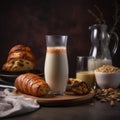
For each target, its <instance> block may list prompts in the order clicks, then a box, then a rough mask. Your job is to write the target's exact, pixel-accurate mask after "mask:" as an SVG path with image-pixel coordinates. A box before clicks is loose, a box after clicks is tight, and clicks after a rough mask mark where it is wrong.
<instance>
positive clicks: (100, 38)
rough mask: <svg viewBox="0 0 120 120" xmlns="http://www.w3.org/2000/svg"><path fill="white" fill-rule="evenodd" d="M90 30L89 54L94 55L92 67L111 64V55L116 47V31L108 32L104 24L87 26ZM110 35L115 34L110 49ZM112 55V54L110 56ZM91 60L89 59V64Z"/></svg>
mask: <svg viewBox="0 0 120 120" xmlns="http://www.w3.org/2000/svg"><path fill="white" fill-rule="evenodd" d="M89 29H90V30H91V43H92V47H91V50H90V53H89V55H90V56H93V57H94V67H95V68H94V69H96V68H98V67H100V66H102V65H106V64H109V65H111V64H112V56H113V55H114V54H115V53H116V51H117V49H118V42H119V38H118V36H117V34H116V33H112V34H108V32H107V25H106V24H94V25H92V26H90V27H89ZM111 35H114V36H115V39H114V45H113V49H112V51H111V50H110V48H109V44H110V39H111ZM111 55H112V56H111ZM92 63H93V62H91V61H89V66H91V67H92V66H93V65H92Z"/></svg>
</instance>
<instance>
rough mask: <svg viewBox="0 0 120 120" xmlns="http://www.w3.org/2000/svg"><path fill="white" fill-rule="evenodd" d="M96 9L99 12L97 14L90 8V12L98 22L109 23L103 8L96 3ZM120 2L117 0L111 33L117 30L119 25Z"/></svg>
mask: <svg viewBox="0 0 120 120" xmlns="http://www.w3.org/2000/svg"><path fill="white" fill-rule="evenodd" d="M94 7H95V9H96V11H97V12H98V14H96V13H95V12H94V11H92V10H90V9H88V12H89V13H90V14H91V15H92V16H93V17H94V18H95V20H96V23H98V24H107V25H108V23H107V21H106V20H105V17H104V14H103V12H102V10H101V9H100V8H99V7H98V6H97V5H94ZM119 8H120V7H119V4H118V2H117V1H115V14H114V15H113V16H112V19H113V20H114V24H113V25H112V26H109V25H108V26H109V28H110V29H109V33H110V34H111V33H113V32H115V31H116V30H117V28H118V25H119V23H120V9H119Z"/></svg>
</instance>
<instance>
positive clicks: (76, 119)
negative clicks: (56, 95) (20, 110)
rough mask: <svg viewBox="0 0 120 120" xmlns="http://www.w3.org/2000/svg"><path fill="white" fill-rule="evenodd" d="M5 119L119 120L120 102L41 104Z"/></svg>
mask: <svg viewBox="0 0 120 120" xmlns="http://www.w3.org/2000/svg"><path fill="white" fill-rule="evenodd" d="M5 120H120V103H117V104H116V105H115V106H113V107H111V106H110V105H109V104H108V103H101V102H99V101H96V100H94V99H93V100H92V101H91V102H89V103H84V104H81V105H76V106H70V107H42V106H41V108H40V109H39V110H37V111H35V112H32V113H29V114H25V115H21V116H17V117H12V118H5Z"/></svg>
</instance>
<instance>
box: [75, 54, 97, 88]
mask: <svg viewBox="0 0 120 120" xmlns="http://www.w3.org/2000/svg"><path fill="white" fill-rule="evenodd" d="M93 63H94V58H93V57H90V56H77V68H76V78H77V79H80V80H82V81H84V82H86V83H87V85H88V86H89V87H91V88H94V87H95V75H94V66H93V65H94V64H93Z"/></svg>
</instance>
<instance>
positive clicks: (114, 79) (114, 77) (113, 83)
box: [95, 71, 120, 89]
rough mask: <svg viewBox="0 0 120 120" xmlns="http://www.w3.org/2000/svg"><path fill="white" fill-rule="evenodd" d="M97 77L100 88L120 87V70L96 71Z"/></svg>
mask: <svg viewBox="0 0 120 120" xmlns="http://www.w3.org/2000/svg"><path fill="white" fill-rule="evenodd" d="M95 78H96V83H97V85H98V87H100V88H104V89H105V88H118V87H119V85H120V72H115V73H106V72H97V71H95Z"/></svg>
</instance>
